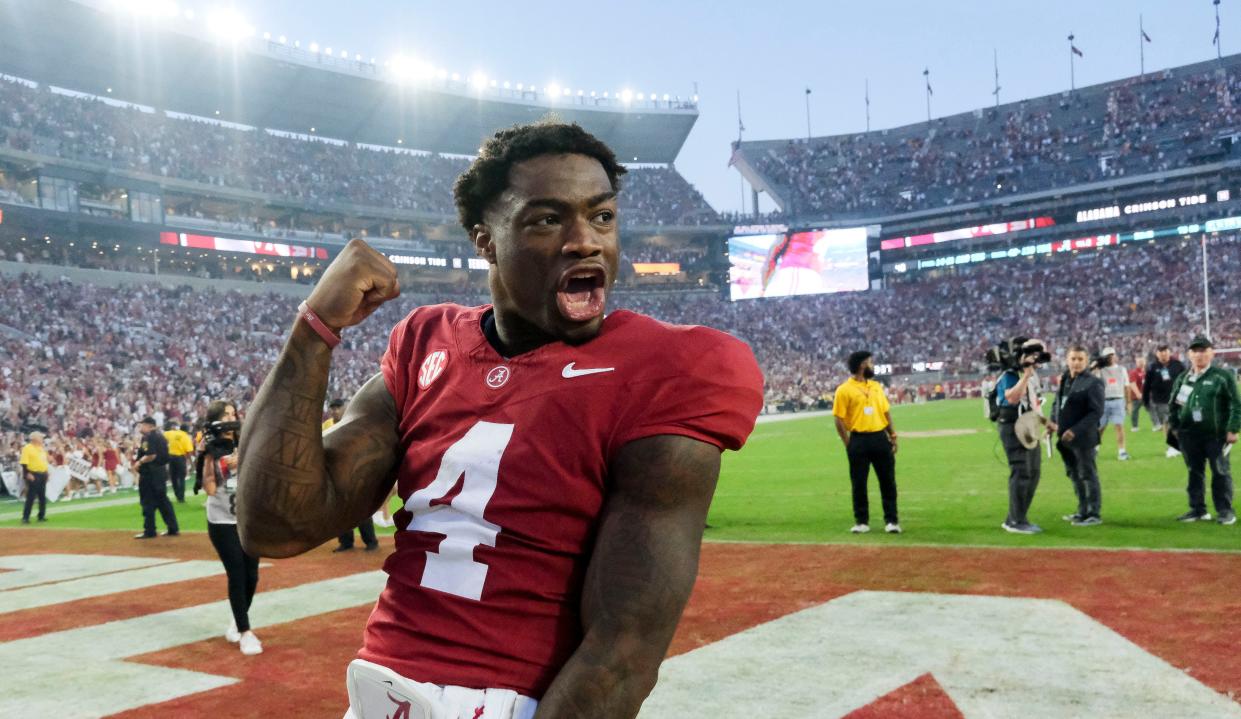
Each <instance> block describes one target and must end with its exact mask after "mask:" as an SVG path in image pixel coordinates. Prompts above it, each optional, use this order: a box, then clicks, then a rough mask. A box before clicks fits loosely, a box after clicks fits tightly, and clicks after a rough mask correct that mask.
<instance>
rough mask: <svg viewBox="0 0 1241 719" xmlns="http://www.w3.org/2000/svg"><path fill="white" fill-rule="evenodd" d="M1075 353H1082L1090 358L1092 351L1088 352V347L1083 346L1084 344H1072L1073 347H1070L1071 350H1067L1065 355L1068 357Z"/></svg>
mask: <svg viewBox="0 0 1241 719" xmlns="http://www.w3.org/2000/svg"><path fill="white" fill-rule="evenodd" d="M1074 352H1081V353H1082V354H1084V355H1086V356H1087V357H1089V356H1090V351H1089V350H1087V349H1086V345H1083V344H1071V345H1069V348H1068V349H1067V350H1065V352H1064V353H1065V354H1066V355H1070V354H1073V353H1074Z"/></svg>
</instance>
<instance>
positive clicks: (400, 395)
mask: <svg viewBox="0 0 1241 719" xmlns="http://www.w3.org/2000/svg"><path fill="white" fill-rule="evenodd" d="M417 315H418V310H417V309H415V310H414V311H412V312H410V313H409V314H408V315H406V317H405V319H403V320H401V321H400V322H398V323H397V324H396V326H395V327H393V328H392V333H391V334H390V335H389V336H388V349H387V350H385V351H384V355H383V359H381V360H380V362H379V369H380V372H382V373H383V377H384V384H385V385H387V387H388V392H389V393H391V394H392V398H393V399H394V400H396V414H397V416H398V417H403V416H405V402H406V399H407V397H408V392H409V390H410V388H411V387H412V386H414V381H413V377H411V376H410V371H411V370H410V364H411V363H412V362H413V354H414V333H413V330H412V326H413V324H414V322H416V321H417V319H416V317H417Z"/></svg>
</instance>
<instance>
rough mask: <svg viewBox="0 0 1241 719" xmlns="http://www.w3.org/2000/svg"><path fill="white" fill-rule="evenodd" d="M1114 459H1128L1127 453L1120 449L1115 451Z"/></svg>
mask: <svg viewBox="0 0 1241 719" xmlns="http://www.w3.org/2000/svg"><path fill="white" fill-rule="evenodd" d="M1116 459H1119V460H1120V461H1122V462H1123V461H1125V460H1126V459H1129V453H1128V452H1126V451H1125V450H1123V449H1122V450H1120V451H1119V452H1117V453H1116Z"/></svg>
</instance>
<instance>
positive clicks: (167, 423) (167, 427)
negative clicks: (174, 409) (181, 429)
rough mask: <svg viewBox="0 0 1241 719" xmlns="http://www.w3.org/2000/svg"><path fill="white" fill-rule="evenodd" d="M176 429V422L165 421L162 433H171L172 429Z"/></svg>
mask: <svg viewBox="0 0 1241 719" xmlns="http://www.w3.org/2000/svg"><path fill="white" fill-rule="evenodd" d="M176 428H177V423H176V422H173V421H172V420H167V421H165V422H164V431H165V432H171V431H172V430H174V429H176Z"/></svg>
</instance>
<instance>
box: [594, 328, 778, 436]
mask: <svg viewBox="0 0 1241 719" xmlns="http://www.w3.org/2000/svg"><path fill="white" fill-rule="evenodd" d="M699 331H700V332H702V330H699ZM711 340H713V341H708V340H705V338H697V341H693V342H690V343H687V344H688V346H687V347H685V348H684V349H683V351H682V352H681V353H680V356H681V357H683V358H685V359H684V360H683V361H682V362H681V363H679V364H680V367H678V368H674V369H679V370H680V371H677V372H675V373H674V374H671V375H669V374H668V373H666V372H661V373H660V375H659V376H658V377H651V378H644V379H643V380H641V382H640V383H639V384H636V385H635V386H634V387H633V388H632V390H633V391H630V392H629V393H628V397H629V401H628V408H627V409H626V411H625V414H624V416H623V418H622V424H621V428H620V430H619V432H618V433H617V434H616V435H615V436H614V438H613V444H612V446H613V449H617V448H620V447H621V446H624V444H626V443H628V442H632V441H633V440H636V439H641V438H643V437H651V436H655V435H660V434H675V435H680V436H684V437H690V438H693V439H697V440H699V441H702V442H706V443H708V444H713V445H715V446H716V447H719V448H720V449H734V450H735V449H740V448H741V446H742V445H743V444H745V441H746V439H747V438H748V437H749V436H750V432H751V431H753V429H754V422H755V420H756V419H758V413H759V411H760V410H762V406H763V374H762V372H761V371H760V370H759V368H758V362H757V361H756V360H755V359H754V353H753V352H751V351H750V348H749V347H747V346H746V345H745V344H744V343H743V342H741V341H740V340H737V339H735V338H733V337H730V336H728V335H725V334H723V333H717V332H711Z"/></svg>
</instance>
